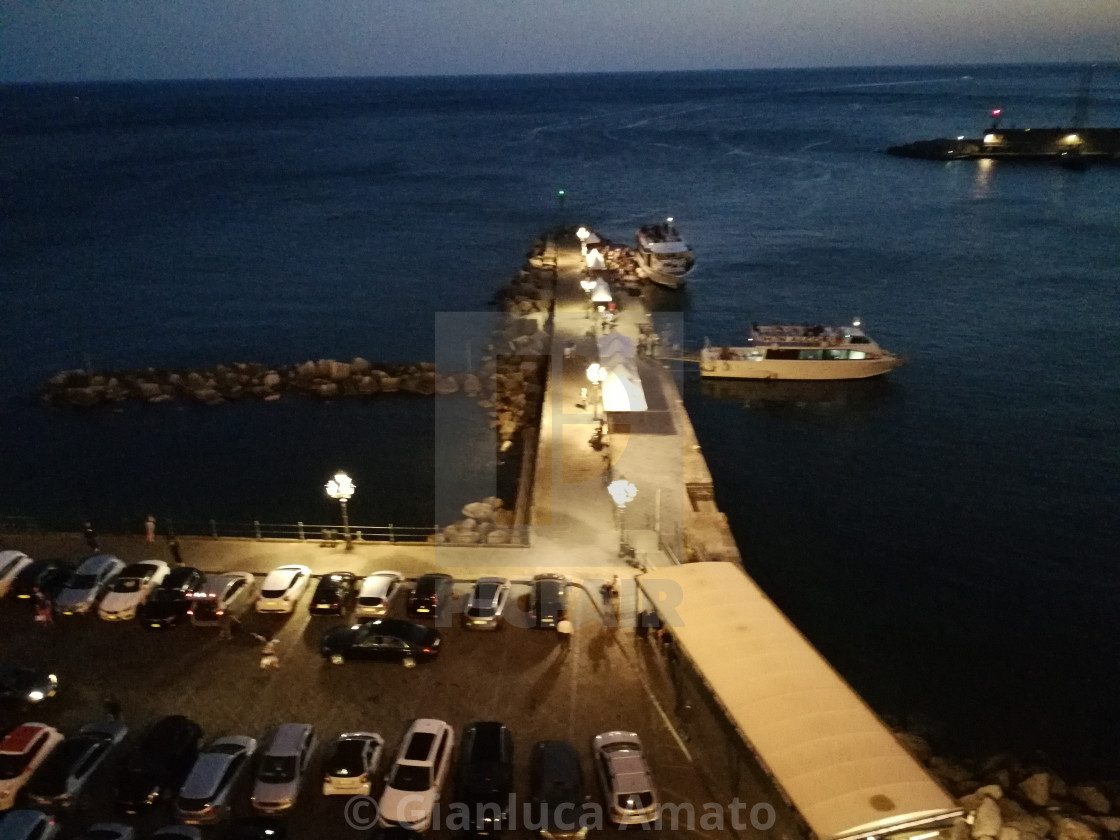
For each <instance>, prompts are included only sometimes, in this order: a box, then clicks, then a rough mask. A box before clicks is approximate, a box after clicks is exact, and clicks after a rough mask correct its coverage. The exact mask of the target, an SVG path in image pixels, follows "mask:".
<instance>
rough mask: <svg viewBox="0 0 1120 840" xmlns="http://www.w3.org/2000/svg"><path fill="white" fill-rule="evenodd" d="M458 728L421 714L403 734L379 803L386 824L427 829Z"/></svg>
mask: <svg viewBox="0 0 1120 840" xmlns="http://www.w3.org/2000/svg"><path fill="white" fill-rule="evenodd" d="M454 746H455V730H454V729H452V728H451V727H450V726H449V725H448V724H446V723H444V722H443V721H442V720H434V719H432V718H420V719H419V720H416V721H414V722H413V724H412V726H410V727H409V729H408V734H406V735H405V736H404V741H403V742H402V743H401V749H400V752H398V753H397V760H396V762H395V763H394V764H393V769H392V770H391V771H389V775H388V776H387V777H386V778H385V790H384V791H383V792H382V794H381V801H380V802H378V807H377V811H378V814H377V822H378V824H379V825H381V826H382V827H384V828H394V827H397V826H400V827H401V828H405V829H408V830H410V831H417V832H420V831H427V830H428V829H429V828H430V827H431V825H432V809H433V808H435V804H436V799H437V798H438V797H439V792H440V788H442V787H443V782H444V780H445V779H446V778H447V769H448V768H449V767H450V766H451V750H452V749H453V748H454Z"/></svg>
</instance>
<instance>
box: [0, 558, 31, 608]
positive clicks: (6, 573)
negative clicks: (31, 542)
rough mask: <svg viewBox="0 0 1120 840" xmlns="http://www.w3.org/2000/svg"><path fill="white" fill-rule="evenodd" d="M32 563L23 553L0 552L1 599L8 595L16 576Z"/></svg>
mask: <svg viewBox="0 0 1120 840" xmlns="http://www.w3.org/2000/svg"><path fill="white" fill-rule="evenodd" d="M31 563H32V560H31V558H30V557H28V556H27V555H26V554H24V553H23V552H22V551H0V598H3V597H4V596H5V595H7V594H8V590H9V589H11V588H12V583H14V582H15V579H16V576H17V575H18V574H19V573H20V572H22V571H23V570H24V569H25V568H26V567H27V566H30V565H31Z"/></svg>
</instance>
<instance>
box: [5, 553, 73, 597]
mask: <svg viewBox="0 0 1120 840" xmlns="http://www.w3.org/2000/svg"><path fill="white" fill-rule="evenodd" d="M73 573H74V564H73V563H71V562H69V561H67V560H32V561H31V562H30V563H27V564H25V565H24V566H23V568H21V569H20V570H19V572H18V573H17V574H16V576H15V578H14V579H13V580H12V582H11V584H10V585H9V587H8V595H9V596H11V597H14V598H16V599H17V600H21V601H30V600H32V599H33V598H34V597H35V596H36V595H37V594H39V593H42V594H43V595H46V596H47V597H48V598H54V597H55V596H56V595H58V591H59V590H60V589H61V588H62V586H63V584H65V583H66V581H67V579H68V578H69V577H70V575H72V574H73Z"/></svg>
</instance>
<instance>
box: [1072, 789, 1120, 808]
mask: <svg viewBox="0 0 1120 840" xmlns="http://www.w3.org/2000/svg"><path fill="white" fill-rule="evenodd" d="M1069 793H1070V796H1072V797H1073V798H1074V799H1076V800H1077V801H1078V802H1080V803H1081V804H1082V805H1084V806H1085V807H1086V808H1088V809H1089V810H1090V811H1092V812H1093V813H1094V814H1107V813H1108V812H1109V811H1111V810H1112V803H1111V802H1109V801H1108V797H1107V796H1105V795H1104V794H1103V793H1101V792H1100V791H1099V790H1097V789H1096V788H1095V787H1093V786H1091V785H1074V786H1073V787H1071V788H1070V789H1069Z"/></svg>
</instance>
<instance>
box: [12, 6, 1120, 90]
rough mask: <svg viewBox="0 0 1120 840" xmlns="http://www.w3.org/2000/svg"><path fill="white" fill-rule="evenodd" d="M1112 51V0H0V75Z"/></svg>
mask: <svg viewBox="0 0 1120 840" xmlns="http://www.w3.org/2000/svg"><path fill="white" fill-rule="evenodd" d="M1118 59H1120V0H1061V2H1058V0H970V2H962V0H0V82H18V81H78V80H98V79H193V78H245V77H250V78H255V77H273V76H279V77H306V76H414V75H474V74H490V73H493V74H506V73H564V72H576V73H583V72H607V71H641V70H707V69H735V68H762V67H821V66H863V65H906V64H968V63H1012V62H1013V63H1019V62H1051V61H1053V62H1079V63H1084V62H1089V61H1116V60H1118Z"/></svg>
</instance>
